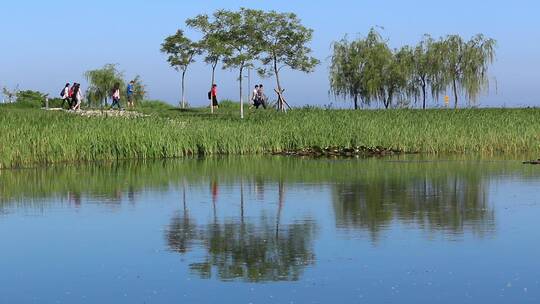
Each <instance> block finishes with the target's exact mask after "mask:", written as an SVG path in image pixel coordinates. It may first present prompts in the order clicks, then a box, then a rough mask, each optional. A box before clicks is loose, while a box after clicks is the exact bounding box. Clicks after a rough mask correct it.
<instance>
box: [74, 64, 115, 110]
mask: <svg viewBox="0 0 540 304" xmlns="http://www.w3.org/2000/svg"><path fill="white" fill-rule="evenodd" d="M84 76H85V78H86V80H87V81H88V90H87V94H86V95H87V99H88V102H89V103H90V104H95V105H100V106H104V105H107V100H108V98H109V97H110V95H111V91H112V89H113V87H114V85H115V84H116V83H119V84H120V85H122V86H123V85H124V76H123V74H122V73H121V72H120V71H119V70H118V68H117V66H116V65H115V64H106V65H105V66H104V67H102V68H101V69H96V70H90V71H87V72H86V73H85V74H84Z"/></svg>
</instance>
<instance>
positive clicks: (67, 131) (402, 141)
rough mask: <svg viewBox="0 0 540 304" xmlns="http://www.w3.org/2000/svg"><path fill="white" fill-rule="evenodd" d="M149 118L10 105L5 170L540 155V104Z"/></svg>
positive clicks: (153, 114) (234, 111)
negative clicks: (344, 150)
mask: <svg viewBox="0 0 540 304" xmlns="http://www.w3.org/2000/svg"><path fill="white" fill-rule="evenodd" d="M139 110H140V111H141V112H143V113H145V114H149V116H148V117H145V118H137V119H127V118H125V119H124V118H98V117H93V118H85V117H79V116H77V115H73V114H69V113H58V112H52V111H51V112H49V111H43V110H39V109H34V108H29V107H25V108H19V107H17V106H13V105H11V106H0V130H1V131H0V168H13V167H21V166H30V165H35V164H50V163H58V162H77V161H96V160H117V159H148V158H174V157H184V156H187V155H211V154H212V155H214V154H234V155H239V154H264V153H270V152H279V151H283V150H294V149H301V148H306V147H314V146H318V147H326V146H340V147H356V146H365V147H375V146H382V147H385V148H392V149H399V150H402V151H404V152H423V153H459V154H463V153H479V154H497V153H524V152H527V153H537V152H540V109H466V110H459V111H454V110H427V111H422V110H364V111H351V110H322V109H297V110H292V111H290V112H289V113H288V114H286V115H284V114H280V113H276V112H275V111H273V110H266V111H262V110H259V111H255V110H253V109H252V110H247V109H246V118H245V119H244V120H240V119H239V118H238V105H237V104H234V103H226V106H224V107H221V108H220V109H219V110H218V111H217V113H216V114H214V115H211V114H210V113H209V109H207V108H200V109H188V110H179V109H176V108H173V107H171V106H169V105H167V104H163V103H159V102H146V103H143V104H142V105H140V108H139Z"/></svg>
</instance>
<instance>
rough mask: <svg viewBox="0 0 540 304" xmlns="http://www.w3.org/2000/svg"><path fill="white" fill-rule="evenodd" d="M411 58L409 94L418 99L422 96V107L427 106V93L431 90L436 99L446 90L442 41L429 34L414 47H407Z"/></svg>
mask: <svg viewBox="0 0 540 304" xmlns="http://www.w3.org/2000/svg"><path fill="white" fill-rule="evenodd" d="M404 49H406V50H407V51H408V52H409V53H408V55H409V56H410V57H409V60H410V64H411V66H410V80H409V81H410V82H409V84H410V86H409V90H408V93H409V96H410V97H414V98H415V99H417V97H418V96H419V95H421V97H422V108H423V109H425V108H426V102H427V95H428V92H429V91H431V94H432V96H433V98H434V99H437V97H438V96H439V95H440V94H441V93H442V92H443V91H444V90H445V85H444V75H443V73H444V60H445V59H444V52H442V51H441V48H440V43H438V42H436V41H434V40H433V38H431V36H429V35H424V38H423V39H422V40H421V41H420V42H419V43H418V44H417V45H416V46H415V47H414V48H410V47H405V48H404Z"/></svg>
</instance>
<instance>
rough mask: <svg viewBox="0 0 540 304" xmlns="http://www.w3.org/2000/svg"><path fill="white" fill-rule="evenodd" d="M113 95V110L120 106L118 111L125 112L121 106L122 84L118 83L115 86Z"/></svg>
mask: <svg viewBox="0 0 540 304" xmlns="http://www.w3.org/2000/svg"><path fill="white" fill-rule="evenodd" d="M111 93H112V94H111V96H112V104H111V109H113V108H114V106H118V110H123V109H122V106H121V105H120V84H119V83H118V82H117V83H116V84H115V85H114V88H113V90H112V92H111Z"/></svg>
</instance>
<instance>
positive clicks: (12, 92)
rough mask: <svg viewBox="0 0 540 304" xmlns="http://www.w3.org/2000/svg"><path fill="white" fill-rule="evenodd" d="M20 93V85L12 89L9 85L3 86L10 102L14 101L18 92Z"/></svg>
mask: <svg viewBox="0 0 540 304" xmlns="http://www.w3.org/2000/svg"><path fill="white" fill-rule="evenodd" d="M18 93H19V85H17V87H15V89H13V90H10V89H9V88H8V87H3V88H2V94H3V95H4V96H5V97H6V98H7V99H8V102H9V103H12V102H13V99H15V98H16V97H17V94H18Z"/></svg>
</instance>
